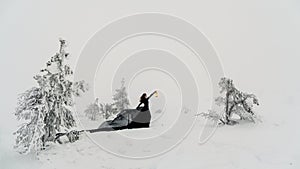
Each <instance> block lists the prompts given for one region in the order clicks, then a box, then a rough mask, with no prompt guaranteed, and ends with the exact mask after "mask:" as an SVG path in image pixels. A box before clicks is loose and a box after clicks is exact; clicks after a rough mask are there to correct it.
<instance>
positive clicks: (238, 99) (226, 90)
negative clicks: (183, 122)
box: [200, 77, 259, 124]
mask: <svg viewBox="0 0 300 169" xmlns="http://www.w3.org/2000/svg"><path fill="white" fill-rule="evenodd" d="M219 87H220V89H221V90H220V94H221V96H219V97H217V98H216V99H215V104H216V105H217V106H219V107H220V108H221V111H217V110H209V111H208V112H207V113H201V114H200V115H202V116H203V117H205V118H207V119H210V120H213V121H217V122H221V123H223V124H235V123H237V122H236V121H233V120H232V119H231V117H232V116H233V115H237V116H238V117H239V118H240V120H246V121H250V122H255V121H259V118H258V117H257V115H256V114H255V112H254V110H253V107H254V106H255V105H257V106H258V105H259V103H258V99H257V97H256V96H255V95H254V94H248V93H245V92H241V91H239V90H238V89H237V88H236V87H235V86H234V84H233V80H231V79H228V78H225V77H223V78H221V80H220V82H219Z"/></svg>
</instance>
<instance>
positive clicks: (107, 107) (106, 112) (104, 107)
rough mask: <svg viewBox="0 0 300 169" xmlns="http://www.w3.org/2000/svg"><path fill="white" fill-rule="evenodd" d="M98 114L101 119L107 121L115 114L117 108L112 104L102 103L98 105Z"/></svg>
mask: <svg viewBox="0 0 300 169" xmlns="http://www.w3.org/2000/svg"><path fill="white" fill-rule="evenodd" d="M100 112H101V114H102V115H103V118H105V119H108V118H109V117H110V116H112V115H114V114H116V113H117V108H115V107H114V105H113V104H109V103H102V104H100Z"/></svg>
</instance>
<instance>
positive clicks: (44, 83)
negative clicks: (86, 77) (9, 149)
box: [15, 40, 87, 153]
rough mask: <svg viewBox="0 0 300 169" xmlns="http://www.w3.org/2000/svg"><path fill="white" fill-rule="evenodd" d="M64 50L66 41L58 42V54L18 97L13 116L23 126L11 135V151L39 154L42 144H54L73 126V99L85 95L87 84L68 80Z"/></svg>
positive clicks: (70, 78) (70, 77)
mask: <svg viewBox="0 0 300 169" xmlns="http://www.w3.org/2000/svg"><path fill="white" fill-rule="evenodd" d="M65 47H66V41H65V40H60V49H59V52H58V53H56V54H55V55H54V56H53V57H51V59H50V60H49V61H48V62H47V64H46V68H44V69H42V70H41V73H39V74H38V75H36V76H34V79H35V80H36V81H37V83H38V87H34V88H32V89H30V90H28V91H26V92H25V93H23V94H21V96H20V97H19V101H18V106H17V108H16V112H15V115H16V116H17V119H19V120H21V121H24V123H23V124H22V125H21V127H20V128H19V129H18V130H17V131H16V132H15V134H16V135H17V138H16V145H15V148H17V149H18V150H19V152H21V153H28V152H30V151H31V150H33V149H35V150H37V151H39V150H40V149H41V148H42V147H43V146H44V145H45V143H46V142H48V141H55V138H56V134H57V133H58V132H67V131H70V129H71V128H72V127H74V126H76V123H75V119H74V115H73V113H74V111H73V104H74V96H80V95H81V93H83V92H85V91H86V90H87V85H86V84H85V82H84V81H79V82H73V81H72V74H73V71H72V70H71V68H70V66H69V65H68V64H66V62H65V60H66V59H67V58H68V56H69V53H67V52H65Z"/></svg>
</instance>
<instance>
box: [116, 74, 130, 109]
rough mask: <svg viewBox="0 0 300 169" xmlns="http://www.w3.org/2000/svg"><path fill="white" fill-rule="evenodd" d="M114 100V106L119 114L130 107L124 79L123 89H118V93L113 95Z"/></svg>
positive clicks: (122, 82)
mask: <svg viewBox="0 0 300 169" xmlns="http://www.w3.org/2000/svg"><path fill="white" fill-rule="evenodd" d="M112 99H113V101H114V102H113V105H114V106H115V107H116V109H117V112H120V111H121V110H124V109H127V108H128V106H129V105H130V103H129V99H128V94H127V91H126V87H125V80H124V78H123V79H122V81H121V87H120V88H119V89H116V92H115V94H114V95H113V98H112Z"/></svg>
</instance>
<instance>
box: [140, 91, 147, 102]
mask: <svg viewBox="0 0 300 169" xmlns="http://www.w3.org/2000/svg"><path fill="white" fill-rule="evenodd" d="M146 96H147V94H146V93H143V94H142V96H141V97H140V101H142V100H144V99H146Z"/></svg>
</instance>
